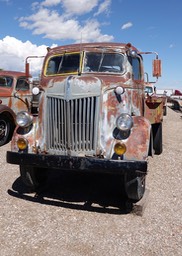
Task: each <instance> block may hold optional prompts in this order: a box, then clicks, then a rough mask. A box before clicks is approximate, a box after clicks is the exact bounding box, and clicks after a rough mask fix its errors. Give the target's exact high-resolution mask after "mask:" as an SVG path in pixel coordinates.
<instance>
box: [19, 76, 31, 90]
mask: <svg viewBox="0 0 182 256" xmlns="http://www.w3.org/2000/svg"><path fill="white" fill-rule="evenodd" d="M29 89H30V86H29V83H28V82H27V80H26V78H19V79H18V80H17V83H16V90H17V91H19V90H22V91H26V90H29Z"/></svg>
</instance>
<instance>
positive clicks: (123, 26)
mask: <svg viewBox="0 0 182 256" xmlns="http://www.w3.org/2000/svg"><path fill="white" fill-rule="evenodd" d="M132 26H133V24H132V22H127V23H125V24H124V25H122V27H121V29H128V28H131V27H132Z"/></svg>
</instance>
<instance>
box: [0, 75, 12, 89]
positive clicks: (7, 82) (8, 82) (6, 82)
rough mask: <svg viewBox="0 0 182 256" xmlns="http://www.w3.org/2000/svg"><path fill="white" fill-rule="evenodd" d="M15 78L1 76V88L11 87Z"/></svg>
mask: <svg viewBox="0 0 182 256" xmlns="http://www.w3.org/2000/svg"><path fill="white" fill-rule="evenodd" d="M12 83H13V78H12V77H9V76H0V87H9V88H10V87H11V86H12Z"/></svg>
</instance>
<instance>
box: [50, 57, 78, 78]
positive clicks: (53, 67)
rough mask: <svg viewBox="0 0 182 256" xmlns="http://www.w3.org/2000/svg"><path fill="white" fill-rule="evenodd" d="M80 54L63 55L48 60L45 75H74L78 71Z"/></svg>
mask: <svg viewBox="0 0 182 256" xmlns="http://www.w3.org/2000/svg"><path fill="white" fill-rule="evenodd" d="M79 65H80V53H70V54H68V53H65V54H62V55H59V56H54V57H52V58H51V59H49V62H48V65H47V70H46V75H55V74H64V73H76V72H78V71H79Z"/></svg>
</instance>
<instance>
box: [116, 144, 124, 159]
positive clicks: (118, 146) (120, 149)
mask: <svg viewBox="0 0 182 256" xmlns="http://www.w3.org/2000/svg"><path fill="white" fill-rule="evenodd" d="M114 152H115V153H116V154H117V155H119V156H120V155H123V154H124V153H125V152H126V145H125V144H124V143H120V142H119V143H116V145H115V146H114Z"/></svg>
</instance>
